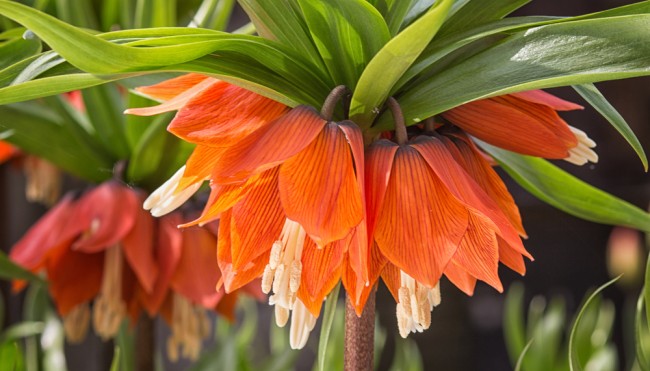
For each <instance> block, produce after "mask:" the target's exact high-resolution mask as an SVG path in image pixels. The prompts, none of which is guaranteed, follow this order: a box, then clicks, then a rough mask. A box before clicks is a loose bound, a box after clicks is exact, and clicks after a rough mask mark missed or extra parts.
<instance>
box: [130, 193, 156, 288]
mask: <svg viewBox="0 0 650 371" xmlns="http://www.w3.org/2000/svg"><path fill="white" fill-rule="evenodd" d="M142 198H143V197H140V199H141V200H142ZM122 250H123V251H124V257H125V259H126V261H127V262H128V263H129V266H130V267H131V269H132V270H133V272H134V273H135V276H136V277H137V279H138V282H139V283H140V285H142V288H143V289H144V290H145V291H146V292H148V293H151V292H152V291H153V287H154V284H155V282H156V278H157V276H158V267H157V264H156V259H155V252H154V220H153V218H152V217H151V215H150V214H149V213H148V212H146V211H145V210H143V209H138V211H137V212H136V220H135V224H134V225H133V228H131V231H130V232H129V233H128V234H127V235H126V236H124V238H123V239H122Z"/></svg>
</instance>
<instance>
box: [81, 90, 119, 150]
mask: <svg viewBox="0 0 650 371" xmlns="http://www.w3.org/2000/svg"><path fill="white" fill-rule="evenodd" d="M81 94H82V96H83V101H84V104H85V107H86V114H87V115H88V118H89V120H90V123H91V125H92V127H93V128H94V129H95V133H96V139H97V140H98V141H99V142H100V143H102V144H103V145H104V148H105V149H106V151H107V152H108V153H111V154H112V155H113V156H114V158H115V159H126V158H127V157H128V156H129V145H128V142H127V138H126V134H125V129H124V114H123V113H122V112H124V104H123V102H122V97H121V95H120V94H121V93H120V92H119V91H118V89H117V86H116V85H111V84H104V85H101V86H95V87H92V88H88V89H84V90H82V91H81Z"/></svg>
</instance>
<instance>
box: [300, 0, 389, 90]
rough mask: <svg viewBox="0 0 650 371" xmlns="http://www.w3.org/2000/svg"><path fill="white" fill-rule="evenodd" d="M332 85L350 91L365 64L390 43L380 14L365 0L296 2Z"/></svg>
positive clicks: (303, 0) (304, 0) (307, 0)
mask: <svg viewBox="0 0 650 371" xmlns="http://www.w3.org/2000/svg"><path fill="white" fill-rule="evenodd" d="M298 3H299V4H300V7H301V9H302V11H303V13H304V15H305V19H306V21H307V25H308V26H309V31H310V33H311V35H312V38H313V40H314V42H315V44H316V47H317V48H318V51H319V53H320V55H321V57H322V58H323V61H324V62H325V66H326V67H327V70H328V71H329V74H330V76H331V77H332V80H333V82H334V84H335V85H346V86H347V87H348V88H349V89H351V90H353V89H354V88H355V86H356V83H357V80H358V79H359V76H361V73H362V71H363V69H364V67H365V66H366V65H367V64H368V62H369V61H370V60H371V59H372V57H373V56H374V55H375V54H376V53H377V52H378V51H379V50H380V49H381V47H382V46H384V44H386V42H388V40H389V39H390V32H389V31H388V26H386V22H385V21H384V19H383V18H382V17H381V14H379V12H378V11H377V9H375V8H374V7H373V6H372V5H370V4H368V3H367V2H366V1H365V0H331V1H309V0H298Z"/></svg>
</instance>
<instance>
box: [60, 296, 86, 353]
mask: <svg viewBox="0 0 650 371" xmlns="http://www.w3.org/2000/svg"><path fill="white" fill-rule="evenodd" d="M89 325H90V307H89V306H88V303H83V304H79V305H77V306H76V307H74V308H72V310H71V311H70V312H68V313H67V314H66V315H65V316H64V317H63V330H64V331H65V338H66V340H68V341H69V342H70V343H80V342H82V341H83V339H84V338H86V334H87V333H88V326H89Z"/></svg>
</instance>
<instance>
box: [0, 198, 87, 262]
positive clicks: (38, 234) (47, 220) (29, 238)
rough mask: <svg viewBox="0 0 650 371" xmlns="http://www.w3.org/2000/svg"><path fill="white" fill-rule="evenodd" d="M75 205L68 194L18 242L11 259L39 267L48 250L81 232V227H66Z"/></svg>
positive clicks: (10, 255)
mask: <svg viewBox="0 0 650 371" xmlns="http://www.w3.org/2000/svg"><path fill="white" fill-rule="evenodd" d="M74 207H75V203H74V201H73V198H72V195H69V194H68V195H66V196H65V197H64V198H63V199H62V200H61V201H60V202H59V203H58V204H57V205H56V206H55V207H53V208H52V209H50V211H48V212H47V213H46V214H45V215H44V216H43V217H42V218H41V219H39V220H38V222H36V223H35V224H34V225H33V226H32V227H31V228H30V229H29V230H28V231H27V233H25V235H24V236H23V237H22V238H21V239H20V240H19V241H18V242H16V244H15V245H14V246H13V248H12V249H11V253H10V254H9V257H10V258H11V260H12V261H13V262H15V263H16V264H18V265H20V266H22V267H23V268H25V269H30V270H34V269H37V268H39V267H40V266H41V265H42V264H43V263H44V259H45V257H46V254H47V252H48V250H50V249H52V248H54V247H55V246H57V245H58V244H60V243H61V242H62V241H65V240H70V239H71V238H73V237H74V235H76V234H77V233H80V232H81V228H78V229H77V230H70V229H69V228H68V231H66V230H65V228H64V227H65V226H66V224H69V223H67V222H68V220H69V219H70V217H71V215H72V214H73V210H74Z"/></svg>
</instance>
